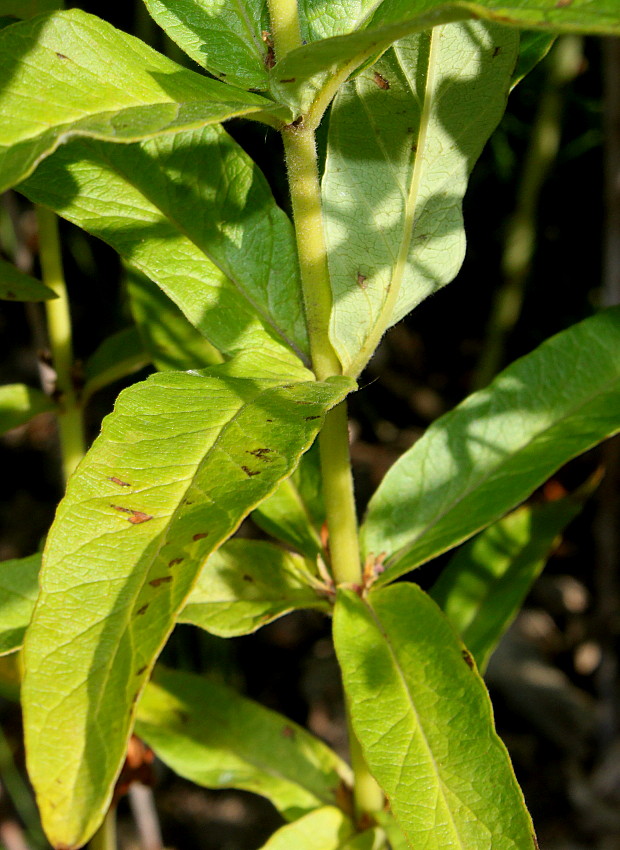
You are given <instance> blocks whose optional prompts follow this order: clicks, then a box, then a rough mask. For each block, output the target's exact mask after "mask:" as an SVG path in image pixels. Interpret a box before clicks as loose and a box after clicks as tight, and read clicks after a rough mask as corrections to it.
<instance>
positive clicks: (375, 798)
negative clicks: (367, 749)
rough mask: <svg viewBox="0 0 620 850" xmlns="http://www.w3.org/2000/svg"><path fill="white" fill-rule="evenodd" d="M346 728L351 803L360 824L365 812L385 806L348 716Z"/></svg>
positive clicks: (375, 810) (378, 809)
mask: <svg viewBox="0 0 620 850" xmlns="http://www.w3.org/2000/svg"><path fill="white" fill-rule="evenodd" d="M347 713H348V712H347ZM347 728H348V730H349V753H350V755H351V767H352V768H353V776H354V777H355V784H354V786H353V805H354V808H355V818H356V821H357V822H358V824H361V823H362V822H363V816H364V815H365V814H366V813H372V812H380V811H382V810H383V808H384V806H385V797H384V795H383V791H382V790H381V788H380V787H379V785H378V784H377V781H376V779H375V778H374V776H372V775H371V773H370V771H369V770H368V766H367V764H366V759H365V758H364V754H363V753H362V748H361V746H360V742H359V741H358V739H357V737H356V735H355V733H354V732H353V729H352V727H351V719H350V717H348V718H347Z"/></svg>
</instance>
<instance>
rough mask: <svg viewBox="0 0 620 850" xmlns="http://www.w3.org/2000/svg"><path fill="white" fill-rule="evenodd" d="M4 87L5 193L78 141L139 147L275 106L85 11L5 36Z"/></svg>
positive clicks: (1, 155) (0, 181)
mask: <svg viewBox="0 0 620 850" xmlns="http://www.w3.org/2000/svg"><path fill="white" fill-rule="evenodd" d="M0 80H2V83H3V85H2V88H1V89H0V119H1V120H0V191H3V190H4V189H8V188H9V187H10V186H14V185H15V184H17V183H19V182H20V181H21V180H23V179H24V178H25V177H27V176H28V175H29V174H31V173H32V171H33V170H34V169H35V168H36V166H37V165H38V163H39V162H40V161H41V160H42V159H43V158H44V157H46V156H48V155H49V154H50V153H52V152H53V151H54V150H55V149H56V148H57V147H58V145H60V144H62V143H64V142H66V141H68V140H69V139H70V138H71V137H73V136H76V135H79V136H92V137H94V138H97V139H107V140H109V141H114V142H135V141H138V140H139V139H146V138H151V137H154V136H157V135H159V134H161V133H175V132H177V131H179V130H182V129H187V128H190V127H201V126H204V125H205V124H214V123H218V122H220V121H224V120H225V119H227V118H232V117H233V116H237V115H248V114H251V113H258V112H260V111H261V110H262V109H265V108H267V109H270V108H271V107H272V106H274V105H273V104H271V102H270V101H268V100H266V99H265V98H263V97H260V96H258V95H255V94H251V93H249V92H242V91H239V90H238V89H233V88H231V87H230V86H226V85H224V84H223V83H219V82H217V81H216V80H211V79H207V78H206V77H203V76H201V75H199V74H196V73H194V72H193V71H188V70H186V69H185V68H181V67H180V66H179V65H177V64H176V63H175V62H172V61H171V60H170V59H167V58H166V57H165V56H162V55H161V54H159V53H157V52H156V51H154V50H152V49H151V48H150V47H147V45H146V44H143V42H141V41H140V40H139V39H137V38H134V37H133V36H130V35H127V34H126V33H124V32H121V31H120V30H117V29H115V28H114V27H113V26H112V25H111V24H108V23H106V22H105V21H102V20H101V19H100V18H97V17H95V16H94V15H88V14H87V13H85V12H82V11H80V10H78V9H71V10H69V11H66V12H65V11H61V12H56V13H53V14H51V15H49V16H47V17H45V16H40V17H37V18H34V19H33V20H31V21H24V22H22V23H19V24H15V25H14V26H11V27H8V28H6V29H4V30H2V31H1V32H0ZM42 86H43V87H44V90H45V97H40V96H39V94H40V92H41V88H42Z"/></svg>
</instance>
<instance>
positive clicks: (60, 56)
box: [56, 53, 69, 59]
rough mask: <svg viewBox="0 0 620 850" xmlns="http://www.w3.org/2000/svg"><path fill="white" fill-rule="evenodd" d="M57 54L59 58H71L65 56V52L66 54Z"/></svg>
mask: <svg viewBox="0 0 620 850" xmlns="http://www.w3.org/2000/svg"><path fill="white" fill-rule="evenodd" d="M56 56H57V57H58V58H59V59H68V58H69V57H68V56H65V54H64V53H56Z"/></svg>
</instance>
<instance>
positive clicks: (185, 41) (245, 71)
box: [145, 0, 269, 90]
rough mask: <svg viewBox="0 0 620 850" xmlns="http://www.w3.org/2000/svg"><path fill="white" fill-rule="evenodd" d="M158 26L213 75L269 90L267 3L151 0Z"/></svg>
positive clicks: (149, 6)
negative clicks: (266, 34) (265, 36)
mask: <svg viewBox="0 0 620 850" xmlns="http://www.w3.org/2000/svg"><path fill="white" fill-rule="evenodd" d="M145 3H146V8H147V9H148V10H149V12H150V13H151V15H152V16H153V18H154V19H155V20H156V21H157V23H158V24H159V25H160V26H161V27H163V29H165V30H166V32H167V33H168V35H169V36H170V38H171V39H172V40H173V41H175V42H176V43H177V44H178V45H179V47H180V48H181V49H182V50H184V51H185V53H187V54H188V55H189V56H191V57H192V59H193V60H194V61H195V62H198V64H199V65H202V67H203V68H206V69H207V71H209V72H210V73H211V74H213V76H215V77H219V78H220V79H221V80H223V81H225V82H227V83H232V84H233V85H235V86H241V88H244V89H263V90H265V89H268V88H269V75H268V73H267V65H268V63H269V53H268V44H267V43H266V41H265V40H264V39H263V36H262V33H263V32H266V31H267V30H268V29H269V15H268V14H267V5H266V3H265V2H264V0H236V2H235V3H222V2H221V0H145Z"/></svg>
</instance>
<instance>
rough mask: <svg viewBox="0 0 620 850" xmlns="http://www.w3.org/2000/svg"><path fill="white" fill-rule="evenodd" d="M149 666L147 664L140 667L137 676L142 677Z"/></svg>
mask: <svg viewBox="0 0 620 850" xmlns="http://www.w3.org/2000/svg"><path fill="white" fill-rule="evenodd" d="M148 666H149V665H148V664H145V665H144V667H140V669H139V670H136V676H141V675H142V674H143V673H144V672H145V670H147V669H148Z"/></svg>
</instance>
